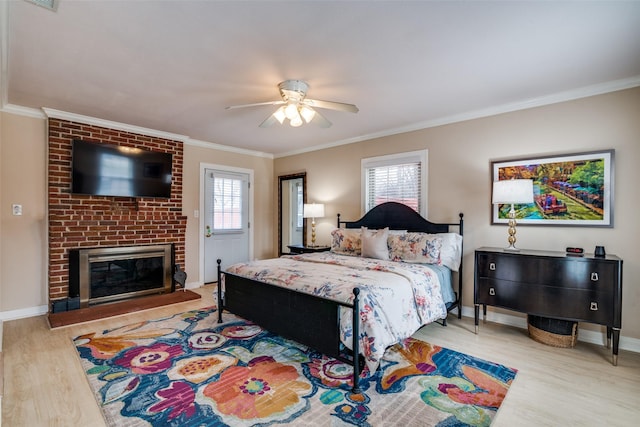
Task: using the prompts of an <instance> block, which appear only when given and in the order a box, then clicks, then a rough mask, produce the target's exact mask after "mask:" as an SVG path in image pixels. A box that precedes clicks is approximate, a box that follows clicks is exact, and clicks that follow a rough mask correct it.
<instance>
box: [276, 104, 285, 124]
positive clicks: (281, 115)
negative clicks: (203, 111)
mask: <svg viewBox="0 0 640 427" xmlns="http://www.w3.org/2000/svg"><path fill="white" fill-rule="evenodd" d="M273 117H275V119H276V120H277V121H278V122H280V124H282V123H283V122H284V119H286V118H287V116H286V114H285V112H284V107H280V108H278V109H277V110H276V112H275V113H273Z"/></svg>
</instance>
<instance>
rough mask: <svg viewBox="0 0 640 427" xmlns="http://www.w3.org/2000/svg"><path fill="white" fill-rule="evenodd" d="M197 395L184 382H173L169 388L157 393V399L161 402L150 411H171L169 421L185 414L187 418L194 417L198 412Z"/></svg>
mask: <svg viewBox="0 0 640 427" xmlns="http://www.w3.org/2000/svg"><path fill="white" fill-rule="evenodd" d="M195 396H196V395H195V393H194V391H193V389H192V388H191V387H190V386H189V385H188V384H186V383H183V382H172V383H171V384H170V385H169V387H167V388H163V389H161V390H158V391H157V392H156V397H158V398H160V402H159V403H157V404H155V405H153V406H151V407H150V408H149V411H151V412H162V411H164V410H167V409H171V411H169V417H168V418H169V419H170V420H171V419H174V418H176V417H178V416H179V415H180V414H185V415H186V416H187V418H190V417H192V416H193V415H194V414H195V412H196V407H195Z"/></svg>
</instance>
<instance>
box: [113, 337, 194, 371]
mask: <svg viewBox="0 0 640 427" xmlns="http://www.w3.org/2000/svg"><path fill="white" fill-rule="evenodd" d="M183 353H184V351H183V350H182V347H181V346H179V345H172V346H170V345H167V344H164V343H161V342H160V343H156V344H153V345H151V346H149V347H136V348H133V349H131V350H129V351H127V352H126V353H125V354H124V355H123V356H122V357H120V358H118V359H116V360H115V364H116V365H120V366H122V367H125V368H129V369H131V372H134V373H136V374H154V373H156V372H160V371H164V370H166V369H169V368H170V367H171V365H172V363H173V359H174V358H176V357H178V356H180V355H182V354H183Z"/></svg>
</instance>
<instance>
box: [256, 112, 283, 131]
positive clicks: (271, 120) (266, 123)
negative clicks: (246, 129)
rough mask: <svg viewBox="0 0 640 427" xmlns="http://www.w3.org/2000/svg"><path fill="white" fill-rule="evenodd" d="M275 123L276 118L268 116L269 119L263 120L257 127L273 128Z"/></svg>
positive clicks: (271, 115)
mask: <svg viewBox="0 0 640 427" xmlns="http://www.w3.org/2000/svg"><path fill="white" fill-rule="evenodd" d="M277 122H278V119H276V116H274V115H273V114H269V117H267V118H266V119H264V122H262V123H260V126H258V127H261V128H268V127H271V126H273V125H274V124H275V123H277Z"/></svg>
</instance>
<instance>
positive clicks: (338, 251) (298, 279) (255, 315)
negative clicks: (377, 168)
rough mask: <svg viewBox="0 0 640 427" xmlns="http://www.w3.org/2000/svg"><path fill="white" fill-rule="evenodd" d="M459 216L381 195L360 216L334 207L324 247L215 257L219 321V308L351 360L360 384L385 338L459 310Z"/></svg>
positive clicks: (410, 331)
mask: <svg viewBox="0 0 640 427" xmlns="http://www.w3.org/2000/svg"><path fill="white" fill-rule="evenodd" d="M459 217H460V218H459V222H456V223H432V222H430V221H428V220H426V219H424V218H422V217H421V216H420V215H419V214H417V213H416V212H415V211H414V210H412V209H411V208H408V207H407V206H405V205H402V204H399V203H394V202H388V203H383V204H381V205H378V206H376V207H375V208H373V209H371V210H370V211H369V212H368V213H367V214H365V215H364V216H363V217H362V218H361V219H359V220H357V221H343V220H341V218H340V215H339V214H338V219H337V228H336V229H335V230H334V231H333V232H332V245H331V251H330V252H319V253H306V254H298V255H285V256H283V257H281V258H274V259H268V260H260V261H253V262H248V263H240V264H234V265H233V266H230V267H228V268H227V269H226V270H225V271H222V269H221V268H220V265H221V260H218V283H219V284H222V285H221V286H218V307H221V309H220V310H219V311H218V313H219V314H218V321H219V322H222V314H223V310H226V311H228V312H230V313H233V314H236V315H238V316H240V317H242V318H244V319H247V320H249V321H252V322H254V323H256V324H258V325H260V326H261V327H263V328H264V329H267V330H269V331H271V332H273V333H276V334H278V335H281V336H283V337H286V338H289V339H292V340H295V341H297V342H299V343H301V344H304V345H306V346H308V347H311V348H313V349H315V350H317V351H319V352H320V353H323V354H325V355H327V356H330V357H334V358H336V359H338V360H341V361H343V362H345V363H348V364H350V365H352V366H353V383H352V385H353V391H354V392H359V391H360V389H359V378H360V373H361V371H362V370H363V369H364V366H367V367H368V368H369V370H371V371H373V370H375V369H376V367H377V363H378V362H379V359H380V358H381V355H382V354H383V353H384V350H385V349H386V348H387V347H388V346H389V345H392V344H395V343H396V342H399V341H401V340H402V339H404V338H407V337H409V336H410V335H412V334H413V333H414V332H415V331H416V330H417V329H419V328H420V327H422V326H423V325H425V324H427V323H431V322H434V321H439V322H441V323H442V324H443V325H444V326H446V316H447V313H448V312H449V311H451V310H454V309H457V315H458V318H460V317H461V307H462V304H461V296H462V263H461V262H460V261H461V256H462V234H463V214H459ZM452 248H453V249H454V252H456V253H455V254H451V249H452ZM445 252H446V253H445ZM385 257H388V258H385ZM456 261H457V262H456ZM454 271H455V272H456V273H455V274H454V273H453V272H454ZM454 277H456V278H457V280H455V282H454V280H453V279H454ZM456 288H457V289H456Z"/></svg>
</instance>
